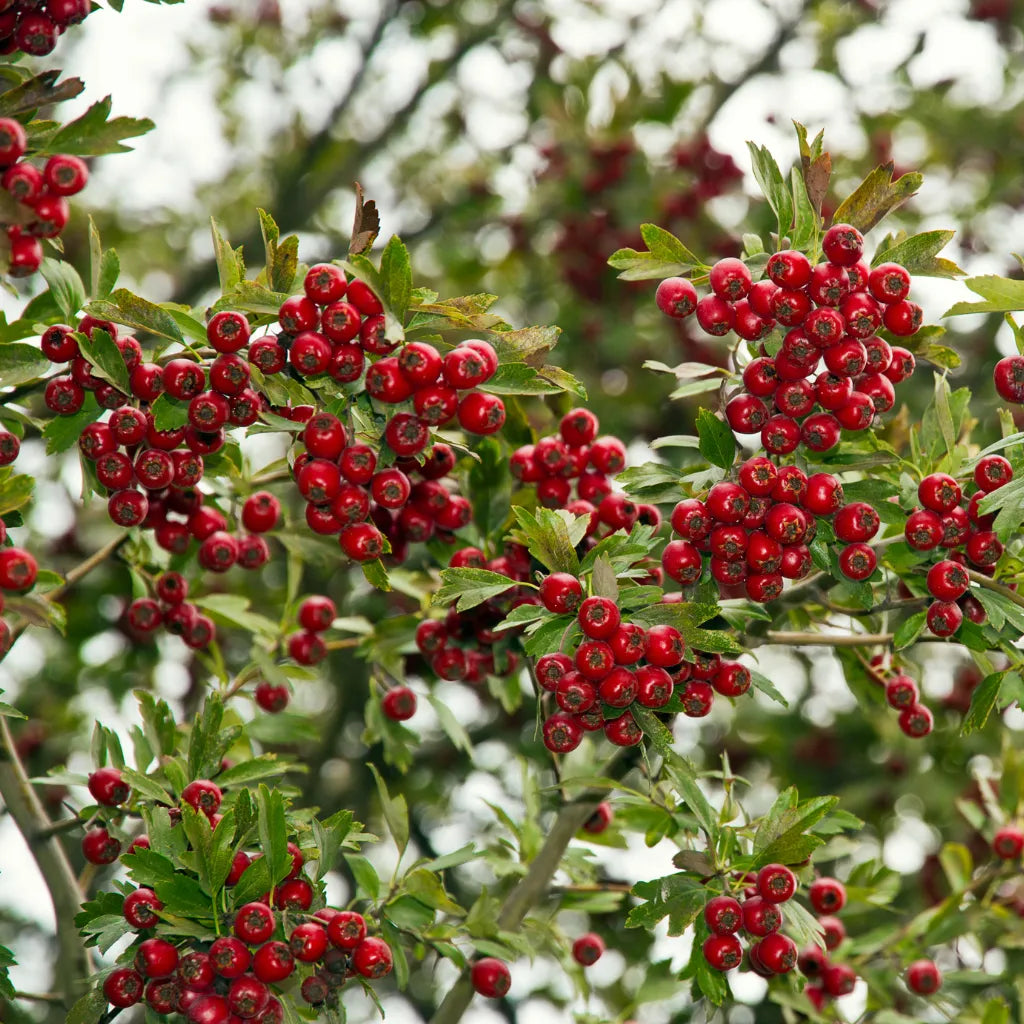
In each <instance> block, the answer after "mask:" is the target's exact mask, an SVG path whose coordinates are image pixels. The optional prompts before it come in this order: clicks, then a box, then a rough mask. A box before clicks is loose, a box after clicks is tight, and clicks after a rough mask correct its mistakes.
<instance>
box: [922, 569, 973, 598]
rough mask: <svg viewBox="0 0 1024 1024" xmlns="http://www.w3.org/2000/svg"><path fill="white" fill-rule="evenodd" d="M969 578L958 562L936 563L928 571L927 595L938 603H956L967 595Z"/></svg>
mask: <svg viewBox="0 0 1024 1024" xmlns="http://www.w3.org/2000/svg"><path fill="white" fill-rule="evenodd" d="M969 585H970V577H968V575H967V570H966V569H965V568H964V567H963V566H962V565H960V564H959V563H958V562H953V561H949V560H948V559H947V560H946V561H943V562H938V563H936V564H935V565H933V566H932V567H931V568H930V569H929V570H928V578H927V586H928V593H929V594H931V595H932V597H934V598H935V599H936V600H938V601H956V600H957V599H958V598H961V597H963V595H964V594H966V593H967V588H968V586H969Z"/></svg>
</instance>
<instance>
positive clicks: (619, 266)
mask: <svg viewBox="0 0 1024 1024" xmlns="http://www.w3.org/2000/svg"><path fill="white" fill-rule="evenodd" d="M608 265H609V266H610V267H613V268H614V269H615V270H619V271H621V273H620V274H619V280H620V281H651V280H663V279H664V278H666V277H678V276H679V275H681V274H685V273H686V272H687V271H688V270H690V269H692V268H691V265H690V264H689V263H678V262H666V261H665V260H659V259H658V258H657V257H655V256H652V255H651V254H650V253H649V252H640V251H638V250H637V249H616V250H615V252H613V253H612V254H611V256H609V257H608Z"/></svg>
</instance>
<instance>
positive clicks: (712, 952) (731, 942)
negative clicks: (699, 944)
mask: <svg viewBox="0 0 1024 1024" xmlns="http://www.w3.org/2000/svg"><path fill="white" fill-rule="evenodd" d="M703 953H704V959H705V960H707V962H708V964H709V965H710V966H711V967H713V968H714V969H715V970H716V971H729V970H732V968H733V967H738V966H739V964H740V961H741V960H742V959H743V947H742V946H741V945H740V940H739V939H737V938H736V936H735V935H709V936H708V937H707V938H706V939H705V940H704V946H703Z"/></svg>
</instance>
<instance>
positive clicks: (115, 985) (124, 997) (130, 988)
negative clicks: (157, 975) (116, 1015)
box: [103, 967, 145, 1009]
mask: <svg viewBox="0 0 1024 1024" xmlns="http://www.w3.org/2000/svg"><path fill="white" fill-rule="evenodd" d="M144 989H145V980H144V979H143V977H142V975H141V974H139V972H138V971H135V970H133V969H132V968H131V967H117V968H115V969H114V970H112V971H111V972H110V974H108V975H107V976H106V978H104V979H103V997H104V998H105V999H106V1001H107V1002H108V1003H110V1005H111V1006H116V1007H119V1008H121V1009H125V1008H127V1007H129V1006H134V1005H135V1004H136V1003H137V1002H139V1000H140V999H142V994H143V991H144Z"/></svg>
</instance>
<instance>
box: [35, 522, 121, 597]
mask: <svg viewBox="0 0 1024 1024" xmlns="http://www.w3.org/2000/svg"><path fill="white" fill-rule="evenodd" d="M127 540H128V533H127V532H123V533H121V534H120V535H118V536H117V537H115V538H114V539H113V540H109V541H107V543H106V544H104V545H103V547H101V548H100V549H99V550H98V551H96V552H94V553H93V554H91V555H90V556H89V557H88V558H87V559H85V561H83V562H80V563H79V564H78V565H76V566H75V567H74V568H73V569H72V570H71V571H70V572H68V573H67V575H66V576H65V577H64V582H63V583H62V584H61V585H60V586H59V587H55V588H54V589H53V590H51V591H50V592H49V593H48V594H46V595H45V597H46V600H47V601H56V600H58V599H59V598H61V597H63V596H64V595H65V594H66V593H67V592H68V591H69V590H70V589H71V588H72V587H73V586H74V585H75V584H76V583H77V582H78V581H79V580H80V579H82V578H83V577H85V576H88V575H89V573H91V572H92V571H93V569H95V568H96V567H97V566H99V565H101V564H102V563H103V562H105V561H106V560H107V559H108V558H109V557H110V556H111V555H112V554H114V552H115V551H117V549H118V548H119V547H120V546H121V545H122V544H124V543H125V542H126V541H127Z"/></svg>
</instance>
